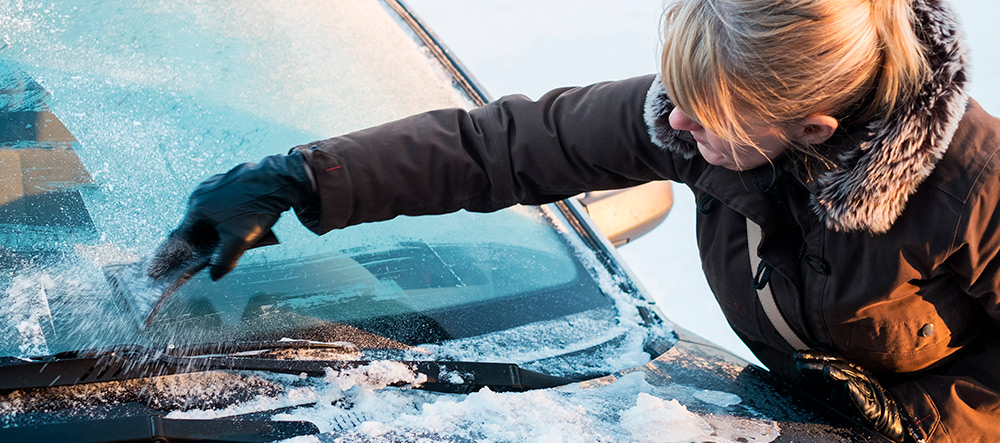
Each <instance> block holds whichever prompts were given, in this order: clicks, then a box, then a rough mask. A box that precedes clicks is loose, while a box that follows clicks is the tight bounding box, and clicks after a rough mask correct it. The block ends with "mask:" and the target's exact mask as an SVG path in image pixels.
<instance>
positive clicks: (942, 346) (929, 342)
mask: <svg viewBox="0 0 1000 443" xmlns="http://www.w3.org/2000/svg"><path fill="white" fill-rule="evenodd" d="M942 295H943V294H942ZM937 298H939V299H940V298H943V300H936V299H935V297H929V296H927V297H925V296H921V295H918V294H913V295H912V296H908V297H904V298H902V299H899V300H891V301H883V302H880V303H871V304H869V305H867V306H865V307H863V308H862V309H860V310H859V311H858V312H857V314H856V315H854V316H852V318H850V319H848V320H846V321H843V322H841V323H839V325H838V326H837V327H831V329H833V332H834V334H835V335H834V336H835V337H837V336H840V337H846V340H838V343H837V345H838V346H835V347H838V348H839V349H838V351H839V352H840V353H841V354H843V355H844V356H845V357H846V358H848V359H850V360H852V361H854V362H856V363H858V364H860V365H862V366H864V367H866V368H868V369H869V370H871V371H875V372H894V373H906V372H914V371H919V370H922V369H926V368H928V367H931V366H934V365H935V364H937V363H939V362H942V361H944V360H945V359H946V358H947V357H948V356H950V355H952V354H953V353H955V351H957V350H958V349H960V348H961V347H962V346H964V345H965V344H966V343H968V342H969V341H971V340H972V339H973V338H974V336H975V331H978V330H980V329H982V328H980V327H979V326H982V323H981V321H982V307H981V306H978V303H977V302H976V301H975V300H974V299H972V298H971V297H968V296H967V295H965V294H964V293H962V291H960V290H954V291H948V295H947V296H945V297H937Z"/></svg>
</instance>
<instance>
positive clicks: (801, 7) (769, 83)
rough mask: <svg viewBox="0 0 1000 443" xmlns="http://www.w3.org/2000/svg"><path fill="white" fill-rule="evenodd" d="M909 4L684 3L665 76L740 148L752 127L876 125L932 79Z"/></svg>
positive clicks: (672, 30)
mask: <svg viewBox="0 0 1000 443" xmlns="http://www.w3.org/2000/svg"><path fill="white" fill-rule="evenodd" d="M913 22H914V14H913V11H912V9H911V8H910V0H678V1H676V2H675V3H673V4H671V5H670V6H668V8H667V10H666V11H665V14H664V29H665V32H664V42H663V54H662V67H661V73H662V77H663V83H664V86H665V87H666V90H667V94H668V95H669V96H670V98H671V100H672V101H673V102H674V105H675V106H677V107H678V108H680V110H681V111H684V112H685V113H686V114H688V116H690V117H691V118H694V119H695V120H696V121H698V122H699V123H700V124H701V125H702V126H704V127H706V128H707V129H709V130H711V131H713V132H715V133H716V134H717V135H718V136H720V137H722V138H723V139H727V140H730V141H731V142H733V143H741V144H745V145H748V146H753V145H754V144H753V142H752V140H751V139H750V137H749V136H748V134H747V130H746V129H745V128H746V126H747V125H748V124H749V123H752V122H758V123H759V122H763V123H766V124H771V125H774V126H775V127H776V128H777V129H778V134H779V136H781V137H783V138H784V139H785V140H786V141H788V134H787V133H785V131H784V130H782V128H783V127H784V126H785V125H787V124H789V123H793V122H795V121H798V120H801V119H803V118H805V117H808V116H809V115H812V114H815V113H824V114H827V115H831V116H833V117H835V118H837V119H838V120H844V119H849V121H852V122H855V121H856V122H868V121H870V120H873V119H875V118H877V117H879V116H882V117H885V116H888V114H889V113H891V112H892V111H893V110H894V109H895V108H896V106H897V105H898V103H899V101H900V99H901V98H903V97H908V96H911V95H912V94H915V93H917V92H918V90H919V88H920V86H921V84H923V83H924V82H925V80H926V78H927V75H928V67H927V61H926V58H925V56H924V48H923V45H922V44H921V42H920V40H919V39H918V37H917V35H916V33H915V31H914V28H913Z"/></svg>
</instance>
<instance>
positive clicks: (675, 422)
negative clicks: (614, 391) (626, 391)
mask: <svg viewBox="0 0 1000 443" xmlns="http://www.w3.org/2000/svg"><path fill="white" fill-rule="evenodd" d="M621 423H622V427H623V428H625V429H626V430H628V431H629V432H631V433H632V437H633V439H634V440H635V441H640V442H680V441H690V440H697V441H704V440H713V439H712V438H711V435H712V433H713V432H714V429H713V428H712V426H711V425H710V424H708V422H707V421H705V419H704V418H702V417H700V416H698V415H696V414H694V413H692V412H690V411H688V409H687V408H686V407H684V406H683V405H681V404H680V403H679V402H678V401H677V400H663V399H661V398H657V397H654V396H652V395H649V394H647V393H645V392H640V393H639V395H638V397H637V399H636V405H635V406H633V407H631V408H629V409H628V410H626V411H623V412H622V414H621Z"/></svg>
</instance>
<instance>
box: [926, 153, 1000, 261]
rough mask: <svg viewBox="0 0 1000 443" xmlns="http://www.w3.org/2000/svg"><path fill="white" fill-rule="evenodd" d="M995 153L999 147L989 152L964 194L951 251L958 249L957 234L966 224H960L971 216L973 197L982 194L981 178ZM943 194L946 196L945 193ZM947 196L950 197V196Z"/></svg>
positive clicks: (953, 234)
mask: <svg viewBox="0 0 1000 443" xmlns="http://www.w3.org/2000/svg"><path fill="white" fill-rule="evenodd" d="M997 152H1000V147H998V148H995V149H993V152H991V153H990V155H989V156H987V157H986V159H985V160H983V167H981V168H979V172H978V173H977V174H976V178H975V179H973V180H972V183H974V185H973V186H970V188H971V189H969V192H968V194H966V196H965V198H964V199H963V200H962V211H961V212H960V215H959V217H958V220H957V221H956V222H955V229H954V231H953V232H952V237H951V249H952V251H954V250H956V249H958V247H959V245H958V243H959V233H960V231H961V230H962V226H967V225H966V224H964V223H962V221H963V220H968V219H969V218H970V216H971V214H970V213H969V203H970V202H971V201H972V200H973V196H974V195H979V194H980V193H981V192H982V186H983V184H982V183H983V181H982V177H983V175H985V174H986V170H987V169H988V165H990V162H991V161H992V160H993V158H994V157H996V156H997ZM935 188H938V189H941V188H940V187H937V186H935ZM942 191H943V190H942ZM945 193H946V194H947V192H945ZM948 195H949V196H950V195H951V194H948Z"/></svg>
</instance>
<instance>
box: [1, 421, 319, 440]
mask: <svg viewBox="0 0 1000 443" xmlns="http://www.w3.org/2000/svg"><path fill="white" fill-rule="evenodd" d="M319 432H320V431H319V428H318V427H316V425H314V424H312V423H309V422H305V421H278V420H270V419H267V420H245V419H239V418H216V419H210V420H192V419H170V418H164V417H163V416H162V415H137V416H131V417H121V418H109V419H103V420H85V421H74V422H68V423H46V424H38V425H27V426H19V427H12V428H6V429H0V437H3V441H60V442H108V441H114V442H155V441H160V442H168V441H211V442H233V443H235V442H240V443H257V442H269V441H275V440H283V439H287V438H292V437H297V436H301V435H313V434H318V433H319Z"/></svg>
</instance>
